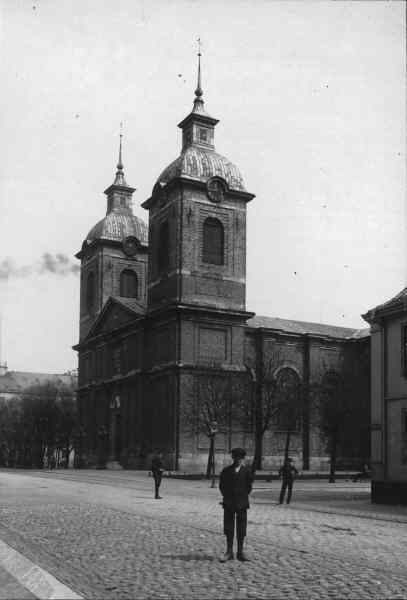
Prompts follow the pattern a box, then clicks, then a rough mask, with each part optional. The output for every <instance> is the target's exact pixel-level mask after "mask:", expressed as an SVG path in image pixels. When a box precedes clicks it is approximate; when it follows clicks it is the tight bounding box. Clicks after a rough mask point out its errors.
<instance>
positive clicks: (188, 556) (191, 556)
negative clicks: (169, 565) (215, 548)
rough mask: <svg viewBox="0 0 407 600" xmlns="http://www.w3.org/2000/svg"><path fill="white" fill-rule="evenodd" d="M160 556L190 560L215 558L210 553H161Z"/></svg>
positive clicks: (210, 559) (211, 559)
mask: <svg viewBox="0 0 407 600" xmlns="http://www.w3.org/2000/svg"><path fill="white" fill-rule="evenodd" d="M161 558H171V559H172V560H184V561H192V560H208V561H213V560H217V558H216V557H215V556H213V555H211V554H198V553H196V552H195V553H191V554H161Z"/></svg>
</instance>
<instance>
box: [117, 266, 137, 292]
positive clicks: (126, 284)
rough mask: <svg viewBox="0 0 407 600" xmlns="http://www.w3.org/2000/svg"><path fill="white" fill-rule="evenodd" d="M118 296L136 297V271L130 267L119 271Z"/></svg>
mask: <svg viewBox="0 0 407 600" xmlns="http://www.w3.org/2000/svg"><path fill="white" fill-rule="evenodd" d="M120 296H123V297H124V298H137V297H138V281H137V273H135V272H134V271H132V270H131V269H124V271H122V272H121V273H120Z"/></svg>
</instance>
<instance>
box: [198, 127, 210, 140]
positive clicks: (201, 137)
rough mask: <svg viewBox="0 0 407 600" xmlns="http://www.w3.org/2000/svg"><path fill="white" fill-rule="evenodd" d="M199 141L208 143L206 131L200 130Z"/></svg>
mask: <svg viewBox="0 0 407 600" xmlns="http://www.w3.org/2000/svg"><path fill="white" fill-rule="evenodd" d="M199 140H200V141H201V142H207V141H208V132H207V130H206V129H200V130H199Z"/></svg>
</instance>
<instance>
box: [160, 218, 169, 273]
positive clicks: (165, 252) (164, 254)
mask: <svg viewBox="0 0 407 600" xmlns="http://www.w3.org/2000/svg"><path fill="white" fill-rule="evenodd" d="M169 252H170V231H169V226H168V221H164V223H161V225H160V229H159V237H158V252H157V266H158V270H159V271H165V269H167V268H168V263H169Z"/></svg>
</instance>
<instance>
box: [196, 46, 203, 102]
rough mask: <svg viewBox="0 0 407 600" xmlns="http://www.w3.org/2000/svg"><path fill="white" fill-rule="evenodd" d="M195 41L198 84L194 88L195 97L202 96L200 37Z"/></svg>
mask: <svg viewBox="0 0 407 600" xmlns="http://www.w3.org/2000/svg"><path fill="white" fill-rule="evenodd" d="M197 42H198V85H197V87H196V90H195V96H196V97H197V98H200V97H201V96H202V94H203V92H202V87H201V56H202V54H201V48H202V42H201V38H200V37H199V38H198V39H197Z"/></svg>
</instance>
